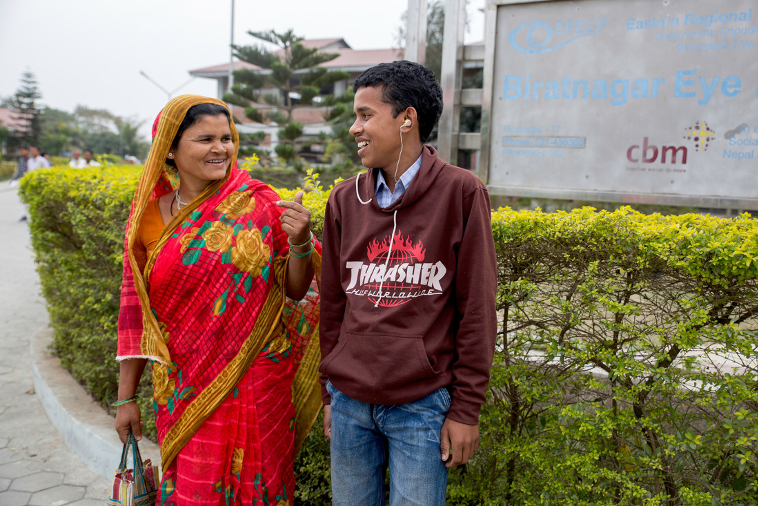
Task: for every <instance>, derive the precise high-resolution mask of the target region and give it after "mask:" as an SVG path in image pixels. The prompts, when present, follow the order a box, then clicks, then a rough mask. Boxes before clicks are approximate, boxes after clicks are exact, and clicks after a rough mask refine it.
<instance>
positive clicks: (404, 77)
mask: <svg viewBox="0 0 758 506" xmlns="http://www.w3.org/2000/svg"><path fill="white" fill-rule="evenodd" d="M367 86H377V87H380V88H381V90H382V101H383V102H385V103H387V104H391V105H392V117H393V118H396V117H397V115H398V114H400V113H401V112H402V111H404V110H406V109H407V108H409V107H413V108H414V109H416V113H417V115H418V123H419V135H420V136H421V142H426V140H427V139H428V138H429V134H431V133H432V129H434V125H436V124H437V121H439V119H440V115H441V114H442V88H441V87H440V83H438V82H437V79H436V78H435V77H434V72H432V71H431V70H429V69H428V68H426V67H424V66H423V65H419V64H418V63H415V62H409V61H406V60H402V61H395V62H392V63H380V64H379V65H376V66H374V67H371V68H370V69H367V70H365V71H364V72H363V73H362V74H361V75H359V76H358V77H356V78H355V82H353V90H354V91H358V90H359V89H360V88H364V87H367Z"/></svg>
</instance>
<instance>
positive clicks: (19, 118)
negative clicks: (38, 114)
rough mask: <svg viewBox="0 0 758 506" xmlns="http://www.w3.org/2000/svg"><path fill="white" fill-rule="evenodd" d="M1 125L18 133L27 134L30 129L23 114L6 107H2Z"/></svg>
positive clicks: (0, 114)
mask: <svg viewBox="0 0 758 506" xmlns="http://www.w3.org/2000/svg"><path fill="white" fill-rule="evenodd" d="M0 125H1V126H4V127H5V128H9V129H11V130H16V131H17V132H25V131H26V130H27V129H28V128H29V125H28V124H27V121H26V120H25V119H24V118H23V114H22V113H20V112H18V111H14V110H13V109H6V108H4V107H0Z"/></svg>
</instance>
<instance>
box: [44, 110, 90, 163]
mask: <svg viewBox="0 0 758 506" xmlns="http://www.w3.org/2000/svg"><path fill="white" fill-rule="evenodd" d="M81 139H82V133H81V131H80V130H79V128H78V126H77V122H76V116H74V115H73V114H71V113H70V112H67V111H62V110H60V109H54V108H52V107H45V113H44V115H43V116H42V122H41V135H40V141H39V144H40V149H41V150H42V151H43V152H45V153H50V154H51V155H60V154H62V153H63V152H64V151H66V150H69V149H71V148H72V147H74V146H77V145H79V144H80V143H81Z"/></svg>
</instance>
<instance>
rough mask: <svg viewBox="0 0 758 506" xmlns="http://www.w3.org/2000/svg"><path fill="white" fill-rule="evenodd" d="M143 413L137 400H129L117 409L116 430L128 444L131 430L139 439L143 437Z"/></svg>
mask: <svg viewBox="0 0 758 506" xmlns="http://www.w3.org/2000/svg"><path fill="white" fill-rule="evenodd" d="M141 419H142V414H141V413H140V410H139V406H137V403H136V402H129V403H127V404H123V405H121V406H119V407H118V411H116V432H118V437H119V439H120V440H121V442H122V443H124V444H126V440H127V438H128V437H129V431H131V433H132V434H134V439H136V440H137V441H139V440H141V439H142V422H141Z"/></svg>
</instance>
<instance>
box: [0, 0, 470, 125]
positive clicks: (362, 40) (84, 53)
mask: <svg viewBox="0 0 758 506" xmlns="http://www.w3.org/2000/svg"><path fill="white" fill-rule="evenodd" d="M483 6H484V0H470V1H469V5H468V12H469V19H470V21H469V23H470V27H469V32H468V33H467V34H466V43H470V42H476V41H480V40H482V37H483V35H482V34H483V32H484V17H483V15H482V14H481V12H480V11H479V10H478V9H479V8H482V7H483ZM407 7H408V0H379V1H377V2H375V3H374V4H373V5H372V4H369V3H365V2H364V3H356V2H354V1H347V0H325V1H322V2H314V1H312V0H274V1H261V0H235V19H234V42H235V44H238V45H250V44H254V43H257V42H258V41H257V40H256V39H254V38H253V37H251V36H249V35H248V34H247V32H248V31H249V30H252V31H266V30H271V29H273V30H276V31H278V32H282V31H286V30H288V29H293V30H294V31H295V33H296V34H297V35H299V36H302V37H305V38H309V39H320V38H338V37H341V38H344V39H345V41H346V42H347V43H348V44H349V45H350V46H351V47H352V48H353V49H380V48H390V47H394V46H395V45H396V41H395V38H396V34H397V31H398V27H399V26H400V23H401V16H402V14H403V12H404V11H405V10H406V9H407ZM230 32H231V0H0V97H7V96H9V95H12V94H13V93H14V92H15V91H16V90H17V89H18V87H19V84H20V78H21V74H22V72H24V71H25V70H27V69H29V70H31V71H32V72H33V73H34V75H35V76H36V79H37V81H38V86H39V89H40V91H41V93H42V100H41V102H42V103H43V104H44V105H47V106H49V107H54V108H56V109H62V110H65V111H69V112H73V110H74V108H75V107H76V106H77V105H84V106H87V107H90V108H95V109H108V110H109V111H111V112H112V113H114V114H117V115H119V116H123V117H130V118H133V119H136V120H138V121H144V124H143V126H142V127H141V129H140V132H141V133H142V134H143V135H144V136H145V137H147V136H148V135H149V132H150V125H151V124H152V120H153V119H154V118H155V115H156V114H157V113H158V111H159V110H160V109H161V108H162V107H163V105H164V104H165V103H166V101H167V99H168V96H167V94H166V93H165V92H163V91H161V89H160V88H159V87H157V86H156V85H155V84H153V83H151V82H150V81H149V80H148V79H146V78H145V77H143V76H142V75H141V74H140V71H143V72H145V73H146V74H147V75H148V76H150V77H151V78H152V79H153V80H154V81H156V82H157V83H158V84H160V85H161V86H162V87H163V88H165V89H166V90H169V91H174V90H176V89H177V88H180V87H181V88H180V89H179V90H178V91H177V92H176V93H174V96H176V95H180V94H183V93H195V94H199V95H207V96H213V97H215V96H216V81H215V80H212V79H200V78H198V79H194V80H192V81H191V82H189V83H188V84H186V83H187V82H188V81H190V79H191V76H190V75H189V71H190V70H194V69H198V68H203V67H209V66H212V65H217V64H221V63H225V62H228V61H229V43H230V35H231V33H230ZM185 84H186V85H185Z"/></svg>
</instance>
